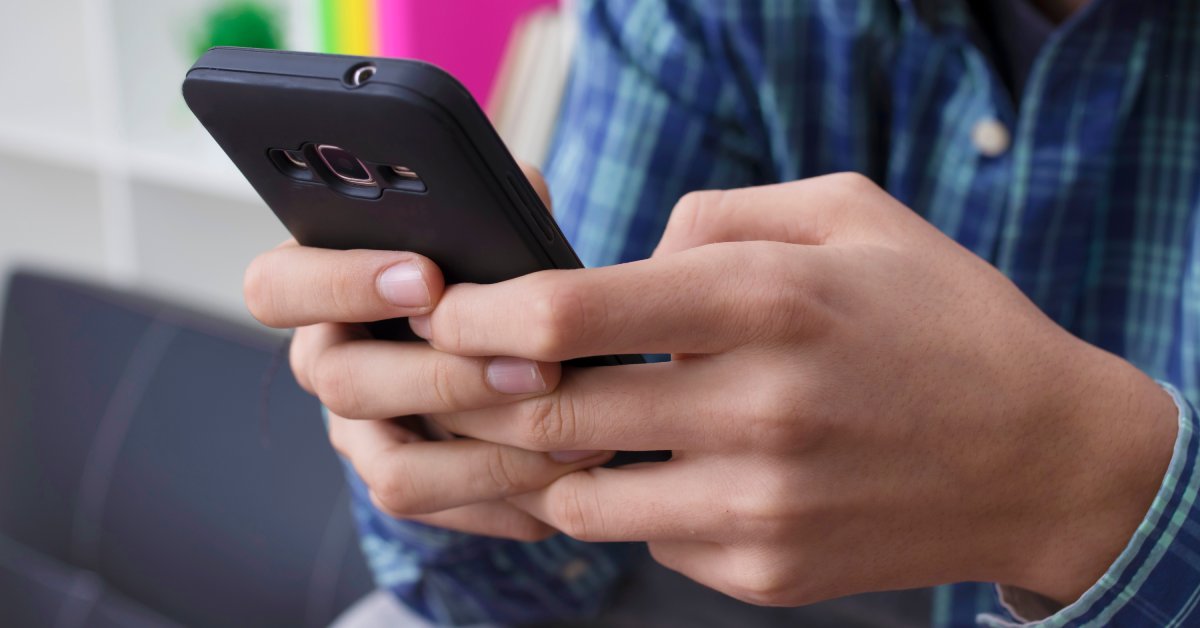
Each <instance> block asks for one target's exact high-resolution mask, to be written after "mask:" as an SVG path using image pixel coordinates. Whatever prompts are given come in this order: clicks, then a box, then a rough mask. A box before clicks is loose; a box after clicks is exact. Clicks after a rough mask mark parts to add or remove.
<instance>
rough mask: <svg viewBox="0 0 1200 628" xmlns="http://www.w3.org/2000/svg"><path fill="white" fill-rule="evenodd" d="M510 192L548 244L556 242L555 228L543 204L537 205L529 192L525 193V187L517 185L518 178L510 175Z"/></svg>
mask: <svg viewBox="0 0 1200 628" xmlns="http://www.w3.org/2000/svg"><path fill="white" fill-rule="evenodd" d="M508 191H509V193H510V194H512V195H513V196H514V197H516V199H518V200H519V201H520V202H519V205H520V206H521V209H523V210H524V211H525V216H526V217H527V218H532V219H533V223H534V224H536V225H537V228H538V229H539V230H540V231H541V232H542V235H543V236H545V238H546V241H547V242H553V241H554V228H553V227H552V226H551V225H550V222H549V221H550V216H549V214H547V213H546V211H545V210H544V209H542V206H541V203H536V202H534V201H533V199H531V198H529V194H528V192H525V188H524V186H522V185H520V184H518V183H517V179H516V177H514V176H513V175H511V174H510V175H508Z"/></svg>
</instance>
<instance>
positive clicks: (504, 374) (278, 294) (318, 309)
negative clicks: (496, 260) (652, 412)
mask: <svg viewBox="0 0 1200 628" xmlns="http://www.w3.org/2000/svg"><path fill="white" fill-rule="evenodd" d="M526 174H527V175H529V176H530V180H531V181H533V182H534V183H535V187H536V188H537V189H538V190H539V191H540V192H542V196H543V199H545V197H546V194H545V193H544V190H545V187H544V185H541V180H540V177H538V176H537V173H536V171H529V170H527V173H526ZM443 287H444V286H443V280H442V274H441V271H440V270H438V268H437V266H436V265H434V263H433V262H432V261H430V260H429V259H427V258H425V257H422V256H420V255H416V254H414V253H404V252H390V251H366V250H357V251H333V250H327V249H316V248H309V247H303V246H300V245H298V244H297V243H296V242H294V241H289V242H286V243H284V244H282V245H281V246H279V247H278V248H276V249H274V250H271V251H269V252H267V253H264V254H263V255H261V256H259V257H258V258H257V259H256V260H255V261H254V262H253V263H252V264H251V266H250V268H249V269H248V270H247V272H246V283H245V297H246V304H247V306H248V307H249V309H250V312H251V313H252V314H253V315H254V317H255V318H257V319H258V320H259V321H261V322H262V323H264V324H266V325H269V326H271V327H278V328H289V327H295V328H297V329H296V334H295V336H294V338H293V340H292V348H291V365H292V371H293V372H294V373H295V375H296V380H297V381H298V382H299V383H300V385H301V386H302V387H303V388H304V389H305V390H307V391H309V392H310V393H313V394H314V395H317V396H318V397H319V398H320V399H321V401H322V402H323V403H324V404H325V405H326V407H327V408H328V409H329V410H330V416H329V438H330V440H331V442H332V443H333V447H334V448H335V449H336V450H337V451H338V452H339V453H341V454H342V455H343V456H344V457H345V458H346V459H347V460H348V461H349V462H350V464H351V465H352V466H353V467H354V469H355V470H356V471H357V472H358V475H359V476H360V477H361V478H362V479H363V481H364V482H365V483H366V485H367V487H368V488H369V489H370V491H371V498H372V501H373V502H374V504H375V505H376V507H378V508H379V509H380V510H382V511H383V512H385V513H387V514H388V515H391V516H393V517H397V518H403V519H410V520H413V521H418V522H421V523H425V524H428V525H434V526H438V527H443V528H448V529H453V530H458V531H461V532H468V533H473V534H481V535H486V536H494V537H502V538H510V539H518V540H539V539H543V538H546V537H548V536H550V535H552V534H554V533H555V530H554V529H553V528H551V527H550V526H548V525H546V524H545V523H542V522H540V521H538V520H537V519H534V518H533V517H532V516H530V515H528V514H526V513H525V512H523V511H521V510H518V509H517V508H515V507H513V506H511V505H509V504H508V503H506V502H505V501H504V498H506V497H510V496H513V495H518V494H521V493H525V492H528V491H532V490H536V489H540V488H543V487H545V486H548V485H549V484H550V483H551V482H553V481H554V480H555V479H557V478H558V477H560V476H562V475H564V474H566V473H569V472H571V471H576V470H579V469H584V468H588V467H592V466H596V465H599V464H603V463H604V462H606V461H607V460H608V459H609V458H610V457H611V455H612V454H611V452H551V453H544V452H534V451H526V450H523V449H518V448H516V447H510V446H505V445H497V444H493V443H488V442H484V441H479V440H472V439H453V440H451V441H449V442H444V441H443V442H432V441H433V440H434V439H445V438H447V437H448V436H449V435H447V434H444V433H440V434H439V433H437V428H436V427H432V428H431V427H430V426H432V422H429V421H422V420H421V419H420V418H419V417H421V416H428V415H436V414H439V413H448V412H460V411H464V410H472V409H483V408H489V407H494V406H501V405H505V404H508V403H512V402H514V401H518V400H523V399H528V398H530V397H536V396H538V395H542V394H546V393H548V392H551V391H553V390H554V388H555V387H556V386H557V385H558V381H559V377H560V375H561V369H560V366H559V365H558V364H557V363H539V362H532V361H529V360H524V359H519V358H505V357H496V358H476V357H459V356H454V355H450V354H446V353H441V352H438V351H436V350H434V349H433V348H431V347H430V346H429V345H427V344H425V343H424V342H395V341H382V340H375V339H372V338H371V337H370V336H369V335H368V334H367V332H366V330H365V328H364V327H363V326H362V325H361V324H360V323H364V322H371V321H378V320H385V319H390V318H397V317H405V316H416V315H422V314H428V313H429V312H431V311H432V310H433V308H434V306H435V305H436V304H437V302H438V300H439V298H440V297H441V295H442V289H443ZM394 417H401V418H394Z"/></svg>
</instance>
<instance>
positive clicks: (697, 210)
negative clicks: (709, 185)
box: [663, 190, 728, 249]
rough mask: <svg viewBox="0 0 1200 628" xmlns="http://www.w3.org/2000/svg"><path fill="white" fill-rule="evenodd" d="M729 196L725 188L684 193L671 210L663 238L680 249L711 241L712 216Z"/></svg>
mask: <svg viewBox="0 0 1200 628" xmlns="http://www.w3.org/2000/svg"><path fill="white" fill-rule="evenodd" d="M727 198H728V195H727V193H726V192H725V191H723V190H699V191H694V192H688V193H687V194H685V195H683V197H682V198H680V199H679V202H678V203H676V204H675V208H674V209H672V210H671V217H670V219H669V220H668V221H667V230H666V234H665V236H664V238H663V240H664V241H669V242H670V244H671V245H672V246H673V247H674V248H679V249H683V248H690V247H693V246H697V245H699V244H704V243H705V242H708V241H710V240H711V239H712V238H711V237H709V234H708V233H707V232H708V230H709V229H710V225H711V224H713V222H714V221H713V220H710V216H711V214H712V213H714V210H715V209H717V208H720V207H721V206H722V205H723V204H724V203H725V202H726V199H727Z"/></svg>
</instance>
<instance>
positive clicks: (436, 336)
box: [429, 299, 465, 354]
mask: <svg viewBox="0 0 1200 628" xmlns="http://www.w3.org/2000/svg"><path fill="white" fill-rule="evenodd" d="M462 307H463V305H462V303H461V302H460V300H459V299H443V300H442V302H441V303H440V304H439V305H438V307H437V308H436V309H435V310H434V311H433V316H432V319H431V321H430V322H431V324H430V331H431V332H432V333H433V337H432V338H430V339H429V341H430V343H431V344H432V345H433V346H434V347H435V348H437V349H439V350H441V351H444V352H446V353H453V354H461V353H462V350H463V347H464V345H465V343H464V337H463V333H462V332H463V312H462Z"/></svg>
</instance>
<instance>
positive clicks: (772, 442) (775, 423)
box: [744, 374, 807, 451]
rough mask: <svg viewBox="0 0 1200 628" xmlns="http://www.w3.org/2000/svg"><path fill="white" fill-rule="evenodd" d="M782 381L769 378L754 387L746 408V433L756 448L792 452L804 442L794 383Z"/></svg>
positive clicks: (767, 376)
mask: <svg viewBox="0 0 1200 628" xmlns="http://www.w3.org/2000/svg"><path fill="white" fill-rule="evenodd" d="M782 379H784V378H780V377H779V376H777V375H775V376H772V375H769V374H768V375H766V376H764V377H763V380H764V381H761V382H760V383H759V384H758V385H757V387H756V392H755V394H754V398H753V399H752V400H751V402H750V403H748V404H746V408H747V409H748V411H749V412H748V414H749V416H746V417H744V424H745V427H746V431H745V433H746V434H748V435H749V436H750V440H751V441H752V442H754V443H756V444H760V445H763V446H765V447H768V448H779V449H783V450H785V451H794V450H795V449H796V447H797V446H798V444H799V443H798V441H800V440H803V436H804V433H805V429H806V424H807V421H806V417H805V416H803V415H802V411H801V410H802V408H803V407H804V403H803V401H802V400H801V399H800V391H798V390H797V389H796V384H795V382H792V381H786V380H785V381H779V380H782Z"/></svg>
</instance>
